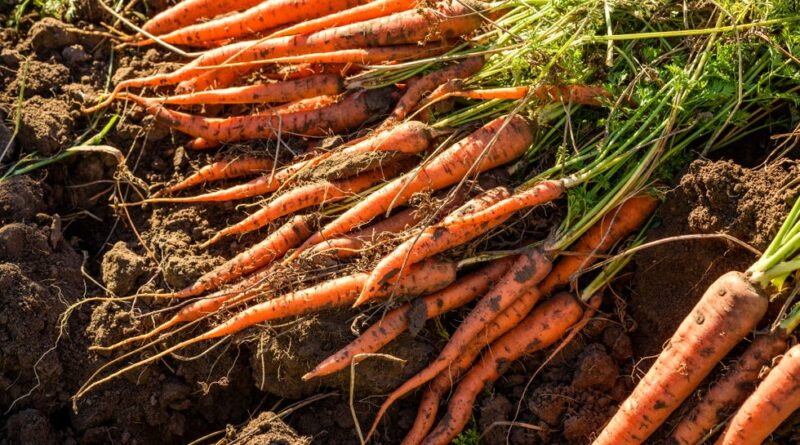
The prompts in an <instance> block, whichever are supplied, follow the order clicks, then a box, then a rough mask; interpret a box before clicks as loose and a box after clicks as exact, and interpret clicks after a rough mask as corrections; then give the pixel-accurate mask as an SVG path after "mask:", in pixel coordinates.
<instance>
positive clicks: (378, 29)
mask: <svg viewBox="0 0 800 445" xmlns="http://www.w3.org/2000/svg"><path fill="white" fill-rule="evenodd" d="M476 6H478V7H477V8H476ZM476 9H477V10H480V9H481V8H480V5H479V4H478V3H477V2H475V0H448V1H444V2H441V3H437V5H436V7H435V8H418V9H414V10H410V11H405V12H400V13H397V14H392V15H390V16H388V17H380V18H376V19H372V20H367V21H364V22H359V23H353V24H351V25H345V26H340V27H336V28H331V29H326V30H323V31H319V32H316V33H312V34H308V35H301V36H288V37H278V38H275V39H269V40H266V41H263V42H259V41H244V42H238V43H234V44H231V45H226V46H224V47H222V48H217V49H214V50H210V51H207V52H205V53H204V54H203V55H202V56H200V57H198V58H196V59H195V60H193V61H192V62H190V63H188V64H186V65H184V66H183V67H182V68H180V69H178V70H176V71H173V72H171V73H165V74H157V75H154V76H150V77H143V78H138V79H129V80H125V81H123V82H120V83H118V84H117V85H116V87H114V90H113V91H112V93H111V94H110V95H109V96H108V97H106V99H105V100H104V101H102V102H101V103H99V104H97V105H96V106H93V107H91V108H89V109H86V110H85V111H86V112H94V111H97V110H98V109H100V108H103V107H105V106H107V105H108V104H109V103H110V102H111V101H112V100H114V99H115V98H116V96H117V95H118V94H119V92H121V91H122V90H124V89H126V88H142V87H156V86H163V85H172V84H176V83H178V82H182V81H185V80H188V79H191V78H193V77H195V76H198V75H199V74H202V73H204V72H205V71H206V68H207V67H210V66H211V67H213V66H218V65H221V64H229V63H240V62H250V61H253V60H262V59H270V58H276V57H282V56H289V55H292V56H295V55H303V54H313V53H321V52H330V51H337V50H342V49H359V48H368V47H375V46H392V45H405V44H415V43H417V42H420V41H425V42H436V41H441V40H446V39H453V38H457V37H459V36H463V35H466V34H468V33H470V32H472V31H474V30H475V29H477V28H478V27H479V26H480V25H481V23H482V18H481V16H480V14H479V13H478V12H476Z"/></svg>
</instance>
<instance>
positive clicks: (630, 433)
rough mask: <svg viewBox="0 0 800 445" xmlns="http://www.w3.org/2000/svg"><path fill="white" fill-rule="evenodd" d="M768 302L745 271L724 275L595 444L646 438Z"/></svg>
mask: <svg viewBox="0 0 800 445" xmlns="http://www.w3.org/2000/svg"><path fill="white" fill-rule="evenodd" d="M767 303H768V299H767V298H766V296H764V294H763V292H762V291H761V290H760V289H757V288H756V287H754V286H753V284H751V283H750V281H749V280H748V279H747V277H746V276H745V275H744V274H742V273H739V272H729V273H726V274H725V275H723V276H721V277H720V278H718V279H717V281H715V282H714V283H713V284H712V285H711V286H710V287H709V288H708V289H707V290H706V292H705V294H704V295H703V297H702V298H701V299H700V301H699V302H698V303H697V305H695V307H694V308H693V309H692V311H691V312H690V313H689V315H688V316H687V317H686V318H685V319H684V320H683V322H682V323H681V325H680V326H679V327H678V329H677V331H676V332H675V334H674V335H673V336H672V338H671V339H670V341H669V343H668V345H667V346H666V348H665V349H664V351H662V352H661V354H660V355H659V356H658V359H657V360H656V362H655V363H654V364H653V366H652V367H651V368H650V369H649V370H648V371H647V374H646V375H645V376H644V378H642V380H641V381H639V384H638V385H636V388H635V389H634V390H633V393H632V394H631V395H630V396H629V397H628V399H627V400H625V402H624V403H623V404H622V406H620V409H619V411H617V413H616V414H615V415H614V417H612V418H611V420H610V421H609V423H608V424H607V425H606V427H605V428H604V429H603V431H602V432H601V433H600V435H599V436H598V438H597V439H596V440H595V441H594V444H595V445H612V444H614V445H625V444H639V443H642V442H643V441H644V440H646V439H647V438H648V437H649V436H650V435H651V434H652V433H653V432H654V431H655V430H656V429H657V428H658V427H659V426H660V425H661V424H662V423H663V422H664V421H665V420H666V419H667V417H668V416H669V415H670V414H671V413H672V411H674V410H675V409H676V408H677V407H678V406H679V405H680V404H681V402H683V401H684V400H685V399H686V398H687V397H688V396H689V395H690V394H691V393H692V391H694V389H695V388H696V387H697V385H699V384H700V382H701V381H702V380H703V379H704V378H705V377H706V376H707V375H708V373H709V372H711V370H712V369H713V368H714V366H715V365H716V364H717V363H718V362H719V361H720V360H721V359H722V358H723V357H724V356H725V355H726V354H727V353H728V352H730V350H731V349H732V348H733V347H734V346H736V344H737V343H738V342H739V341H740V340H741V339H742V338H743V337H744V336H745V335H747V334H748V333H749V332H750V331H752V330H753V328H755V326H756V324H758V321H759V320H760V319H761V317H763V316H764V313H766V310H767Z"/></svg>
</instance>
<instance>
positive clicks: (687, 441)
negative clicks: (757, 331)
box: [669, 331, 787, 445]
mask: <svg viewBox="0 0 800 445" xmlns="http://www.w3.org/2000/svg"><path fill="white" fill-rule="evenodd" d="M786 340H787V336H786V334H785V331H777V332H770V333H767V334H763V335H759V336H758V337H756V339H755V340H754V341H753V343H752V344H751V345H750V346H749V347H748V348H747V350H746V351H745V352H744V353H743V354H742V356H741V357H740V359H739V360H738V361H737V363H735V364H734V365H733V367H732V368H731V369H730V370H728V372H727V373H726V374H725V376H724V377H722V379H721V380H719V381H718V382H716V383H714V384H713V385H712V386H711V388H710V389H709V390H708V392H707V393H706V394H705V395H704V396H703V398H702V399H701V400H700V402H698V404H697V406H695V407H694V409H692V411H691V412H690V413H689V414H687V415H685V416H683V418H682V420H681V422H680V423H679V424H678V426H677V427H676V428H675V430H674V431H673V432H672V434H671V435H670V439H669V443H670V444H681V445H695V444H697V443H700V441H701V440H702V439H703V437H705V436H706V435H707V434H709V433H711V432H712V431H713V429H714V427H715V426H716V425H718V424H719V423H720V422H722V421H723V419H724V418H725V417H726V416H727V414H730V413H732V412H734V410H735V409H736V407H738V406H739V405H741V404H742V402H743V401H744V400H745V399H746V398H747V396H748V395H749V394H750V393H751V392H752V390H753V389H754V388H755V386H756V382H757V381H758V378H759V375H760V373H761V370H762V369H763V368H764V367H765V366H769V365H770V363H772V358H773V357H775V356H777V355H779V354H781V353H782V352H783V351H785V350H786Z"/></svg>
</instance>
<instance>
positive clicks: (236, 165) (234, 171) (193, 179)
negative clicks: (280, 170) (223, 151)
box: [153, 156, 273, 197]
mask: <svg viewBox="0 0 800 445" xmlns="http://www.w3.org/2000/svg"><path fill="white" fill-rule="evenodd" d="M272 166H273V163H272V160H270V159H266V158H253V157H249V156H248V157H243V158H238V159H231V160H223V161H216V162H213V163H211V164H209V165H206V166H204V167H202V168H200V169H199V170H197V171H196V172H194V173H192V174H191V175H189V176H187V177H186V178H185V179H183V180H182V181H180V182H178V183H177V184H173V185H171V186H169V187H165V188H164V189H162V190H160V191H159V192H158V193H157V194H155V195H153V196H154V197H156V196H159V195H163V194H170V193H175V192H177V191H179V190H183V189H187V188H189V187H194V186H196V185H199V184H204V183H206V182H211V181H219V180H221V179H232V178H238V177H240V176H246V175H252V174H254V173H263V172H265V171H270V170H271V169H272Z"/></svg>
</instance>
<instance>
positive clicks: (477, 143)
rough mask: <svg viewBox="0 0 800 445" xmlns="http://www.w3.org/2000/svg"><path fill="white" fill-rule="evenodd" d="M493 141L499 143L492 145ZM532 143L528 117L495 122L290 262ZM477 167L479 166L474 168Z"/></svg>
mask: <svg viewBox="0 0 800 445" xmlns="http://www.w3.org/2000/svg"><path fill="white" fill-rule="evenodd" d="M501 128H502V132H501V131H500V130H501ZM492 140H494V141H495V143H494V144H492V145H489V144H490V142H491V141H492ZM532 143H533V132H532V131H531V128H530V125H529V123H528V121H527V120H525V119H524V118H522V117H520V116H519V115H515V116H513V117H511V118H506V117H499V118H497V119H494V120H493V121H491V122H489V123H488V124H486V125H484V126H483V127H481V128H480V129H478V130H477V131H475V132H474V133H472V134H470V135H469V136H467V137H465V138H464V139H461V140H460V141H458V142H456V143H455V144H453V145H452V146H451V147H449V148H448V149H447V150H445V151H443V152H442V153H440V154H439V155H438V156H436V157H435V158H433V159H432V160H431V161H430V162H428V163H427V164H425V165H423V166H422V167H420V168H419V169H418V170H415V171H412V172H410V173H408V174H406V175H404V176H401V177H400V178H397V179H395V180H394V181H392V182H390V183H389V184H387V185H386V186H384V187H383V188H381V189H379V190H377V191H375V192H374V193H372V194H370V195H369V196H367V197H366V198H365V199H364V200H362V201H361V202H359V203H358V204H356V205H355V206H353V207H351V208H350V209H349V210H347V211H346V212H344V213H343V214H342V215H340V216H339V217H338V218H336V219H335V220H334V221H332V222H330V223H328V224H327V225H326V226H325V227H323V228H322V229H321V230H320V231H319V232H317V233H315V234H314V235H312V237H311V238H309V239H308V240H307V241H306V242H305V243H303V245H302V246H301V247H300V248H299V249H297V250H296V251H295V253H294V254H293V255H291V256H290V257H288V258H287V260H289V261H291V260H293V259H295V258H297V257H298V256H299V254H300V252H302V251H303V250H305V249H307V248H310V247H311V246H314V245H316V244H318V243H320V242H321V241H323V240H325V239H328V238H333V237H336V236H339V235H342V234H344V233H347V232H349V231H350V230H352V229H353V228H355V227H357V226H360V225H362V224H365V223H367V222H369V221H370V220H371V219H372V218H374V217H376V216H378V215H380V214H382V213H385V212H386V211H388V210H389V209H390V208H391V207H392V206H400V205H403V204H405V203H406V202H408V200H409V199H411V197H412V196H413V195H414V194H416V193H419V192H423V191H427V190H439V189H442V188H445V187H447V186H450V185H453V184H456V183H458V182H459V181H461V180H462V179H464V177H465V176H466V175H467V173H469V172H470V171H472V173H473V174H477V173H480V172H484V171H486V170H490V169H492V168H494V167H497V166H499V165H502V164H505V163H507V162H509V161H511V160H513V159H516V158H517V157H519V156H521V155H522V153H524V152H525V150H526V149H527V148H528V147H529V146H530V145H531V144H532ZM473 164H476V165H474V168H473ZM487 210H488V209H487Z"/></svg>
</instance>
